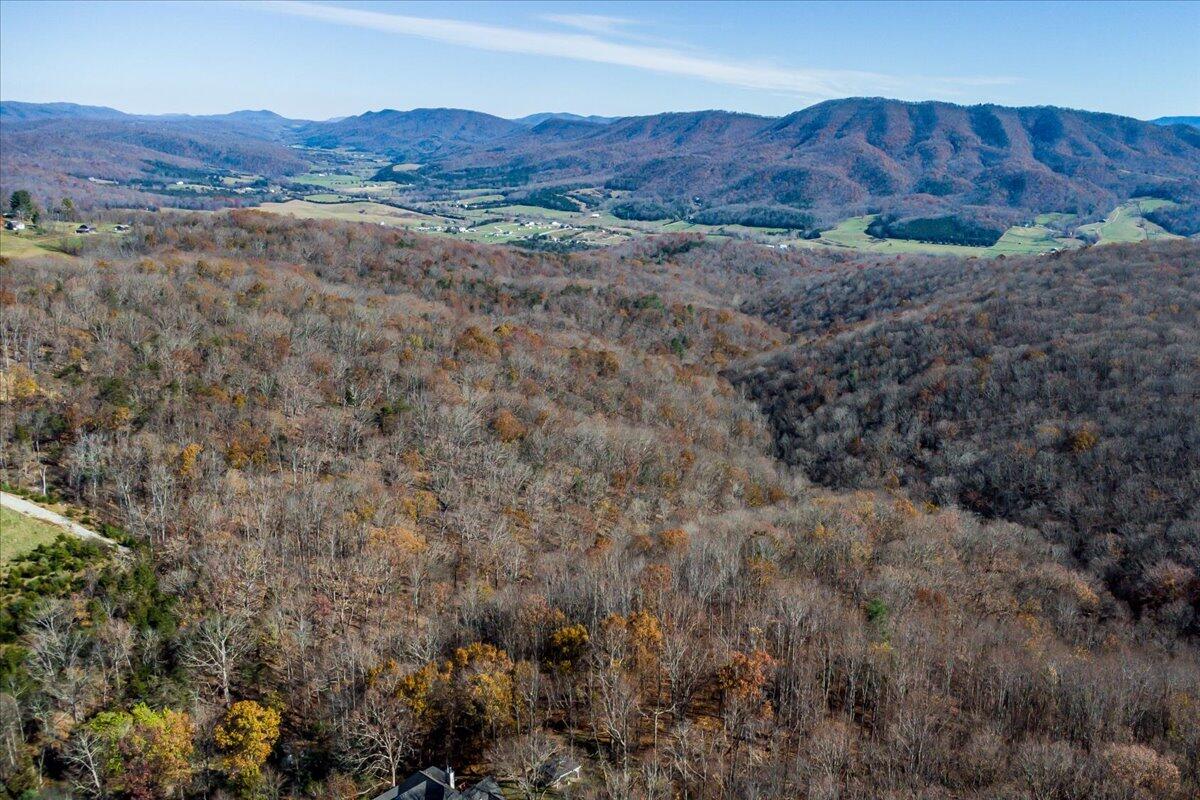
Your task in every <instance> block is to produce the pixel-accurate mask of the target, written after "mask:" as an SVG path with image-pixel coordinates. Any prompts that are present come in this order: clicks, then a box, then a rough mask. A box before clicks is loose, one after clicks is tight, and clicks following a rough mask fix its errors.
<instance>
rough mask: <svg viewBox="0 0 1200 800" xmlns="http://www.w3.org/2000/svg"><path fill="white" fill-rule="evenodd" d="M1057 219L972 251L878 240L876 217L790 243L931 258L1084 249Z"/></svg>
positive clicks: (855, 219) (1016, 229)
mask: <svg viewBox="0 0 1200 800" xmlns="http://www.w3.org/2000/svg"><path fill="white" fill-rule="evenodd" d="M1054 216H1056V215H1041V216H1040V217H1039V219H1043V223H1039V224H1035V225H1017V226H1014V227H1012V228H1009V229H1008V230H1007V231H1005V232H1004V235H1003V236H1001V237H1000V240H999V241H998V242H996V243H995V244H994V245H992V246H991V247H970V246H968V245H958V244H932V243H929V242H918V241H913V240H909V239H876V238H875V237H873V236H871V235H869V234H868V233H867V226H868V225H869V224H870V223H871V220H872V219H873V217H871V216H863V217H851V218H850V219H847V220H842V222H840V223H839V224H838V225H837V226H836V227H834V228H833V229H831V230H828V231H825V232H824V233H822V234H821V236H820V238H818V239H802V240H799V241H793V242H789V244H792V245H797V246H800V247H839V248H846V249H850V250H865V251H869V252H877V253H928V254H930V255H952V256H983V257H994V256H998V255H1010V256H1011V255H1028V254H1034V253H1048V252H1050V251H1052V250H1063V249H1066V248H1074V247H1082V246H1083V242H1080V241H1078V240H1075V239H1068V238H1065V237H1060V236H1058V235H1057V233H1056V232H1055V231H1054V230H1052V229H1051V228H1049V227H1047V225H1046V224H1044V223H1048V222H1053V221H1054V220H1053V219H1052V217H1054Z"/></svg>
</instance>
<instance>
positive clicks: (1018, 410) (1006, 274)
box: [732, 243, 1200, 634]
mask: <svg viewBox="0 0 1200 800" xmlns="http://www.w3.org/2000/svg"><path fill="white" fill-rule="evenodd" d="M755 303H756V304H757V305H756V306H755V308H754V310H756V311H757V312H758V313H761V314H763V315H764V316H765V317H766V318H767V319H768V320H771V321H773V322H775V323H777V324H780V325H783V326H785V327H789V328H791V329H793V330H796V331H801V332H804V333H805V334H806V337H805V340H804V342H803V343H802V344H799V345H797V346H795V347H792V348H789V349H788V350H786V351H784V352H781V353H779V354H776V355H773V356H771V357H770V358H768V359H766V360H765V361H762V362H760V363H756V364H754V365H752V366H749V367H746V368H741V369H739V370H737V372H736V374H735V375H733V376H732V378H733V380H734V381H735V382H736V383H739V384H740V385H743V386H745V387H747V388H748V390H749V391H750V392H751V394H752V395H753V396H754V397H756V398H757V399H758V400H759V401H760V402H761V403H762V405H763V407H764V409H765V410H766V412H767V413H768V416H769V417H770V419H771V422H772V426H773V428H774V429H775V434H776V441H777V448H778V451H779V453H780V455H781V456H782V457H784V458H786V459H787V460H788V461H790V462H791V463H794V464H798V465H800V466H802V467H804V469H805V470H806V471H807V472H808V473H809V474H810V475H811V476H812V477H813V478H814V479H816V480H818V481H820V482H822V483H825V484H829V485H833V486H841V487H853V486H869V485H901V486H905V487H907V488H909V489H911V490H913V491H914V492H915V493H916V494H917V496H918V497H923V498H928V499H930V500H932V501H935V502H939V503H942V502H956V503H961V504H962V505H964V506H965V507H967V508H970V509H972V510H974V511H977V512H979V513H982V514H985V515H988V516H998V517H1002V518H1006V519H1011V520H1015V521H1020V522H1022V523H1025V524H1028V525H1033V526H1036V527H1038V528H1039V529H1040V530H1042V531H1043V532H1044V533H1045V534H1046V535H1048V536H1050V537H1051V538H1052V539H1055V540H1057V541H1061V542H1063V543H1065V544H1067V545H1068V546H1069V547H1070V549H1071V551H1072V552H1073V553H1075V554H1076V555H1077V556H1078V557H1079V558H1080V559H1081V561H1083V562H1084V563H1087V564H1090V565H1091V566H1092V568H1093V569H1094V570H1095V571H1096V572H1097V573H1098V574H1100V575H1102V576H1104V578H1105V580H1106V581H1107V582H1108V584H1109V585H1110V586H1111V587H1113V588H1114V590H1115V591H1116V592H1117V593H1118V594H1119V595H1120V596H1121V597H1123V598H1125V599H1127V600H1128V601H1129V602H1130V603H1131V604H1133V606H1134V607H1135V608H1136V609H1138V610H1139V611H1143V612H1146V613H1149V614H1151V615H1152V616H1153V617H1155V618H1157V619H1160V620H1162V621H1166V622H1168V623H1169V624H1172V625H1175V626H1177V627H1178V628H1180V629H1181V630H1186V631H1189V632H1191V633H1192V634H1196V633H1200V627H1198V626H1200V618H1198V616H1197V612H1198V611H1200V572H1198V570H1200V497H1198V496H1197V491H1196V487H1197V486H1198V485H1200V424H1198V422H1197V420H1198V417H1197V409H1198V408H1200V395H1198V394H1197V387H1198V386H1200V361H1198V360H1197V354H1200V329H1198V328H1197V325H1196V322H1197V320H1200V247H1198V246H1197V245H1196V244H1194V243H1176V244H1164V245H1159V246H1147V247H1119V248H1118V247H1114V248H1112V249H1108V248H1090V249H1087V250H1085V251H1082V252H1079V253H1074V254H1069V255H1067V254H1064V255H1057V256H1053V257H1050V258H1041V259H1035V258H1027V259H1007V260H1004V261H1002V262H998V263H981V262H967V263H965V264H964V263H962V262H957V261H937V260H912V261H906V262H904V263H900V264H881V265H875V266H869V267H867V268H864V269H844V270H841V271H838V270H833V271H829V272H825V273H823V274H812V275H808V276H801V277H799V278H795V279H793V280H791V281H786V280H785V281H782V282H780V283H777V284H776V285H775V286H773V287H772V289H771V290H769V291H767V292H765V293H764V294H762V295H760V297H759V298H758V299H757V300H756V301H755ZM748 310H749V309H748Z"/></svg>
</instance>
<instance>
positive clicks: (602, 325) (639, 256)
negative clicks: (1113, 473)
mask: <svg viewBox="0 0 1200 800" xmlns="http://www.w3.org/2000/svg"><path fill="white" fill-rule="evenodd" d="M92 241H95V242H96V244H95V245H94V247H95V248H96V249H95V250H94V251H93V252H91V253H87V254H85V255H84V256H83V257H82V258H79V259H77V260H69V261H65V262H37V261H12V262H9V263H6V264H5V265H4V269H3V270H2V271H0V303H2V304H3V314H0V325H2V327H0V333H2V336H0V346H2V347H3V352H2V353H0V355H2V357H3V361H2V362H0V364H2V366H3V369H4V382H3V384H2V386H3V387H4V389H5V393H4V395H3V411H4V413H3V414H2V415H0V425H2V426H3V427H2V428H0V432H2V434H3V437H4V443H5V446H4V448H3V450H2V456H0V457H2V459H3V460H2V461H0V472H2V477H3V479H4V481H5V482H7V483H9V484H12V485H20V486H25V487H27V488H32V487H35V486H36V485H37V482H38V481H39V480H40V477H41V475H42V470H43V469H44V470H46V472H47V474H48V480H49V481H50V483H51V485H52V486H53V487H55V488H56V489H57V490H58V491H60V492H61V493H62V494H63V495H64V496H65V497H67V498H68V499H71V500H73V501H74V502H76V503H79V504H81V505H85V506H87V507H89V508H92V509H94V510H95V513H97V514H101V515H103V516H104V518H105V519H106V520H107V521H108V522H111V523H115V524H117V525H119V526H121V527H122V528H124V529H125V530H126V531H127V532H128V534H129V535H130V537H132V541H133V542H134V543H135V547H136V553H137V555H136V559H135V561H134V563H132V564H129V565H126V566H120V565H108V566H104V567H101V566H88V565H87V564H88V563H89V562H86V561H84V565H83V566H81V567H79V568H78V574H77V579H76V580H74V582H67V583H63V582H57V583H54V582H47V583H29V582H25V580H24V579H22V578H20V577H19V576H18V577H17V578H6V582H5V591H6V592H9V595H7V596H8V597H12V596H17V597H20V598H22V601H21V603H20V604H19V605H6V614H7V616H6V617H5V618H4V619H3V620H2V622H3V625H2V626H0V648H3V656H4V657H3V659H0V709H3V710H4V715H3V716H0V725H3V726H4V727H2V728H0V733H2V734H3V736H4V737H5V738H4V739H3V741H5V742H7V743H10V744H9V748H8V749H7V750H6V751H5V753H4V760H3V761H0V780H3V781H4V782H5V786H6V787H7V788H8V790H10V791H13V792H14V793H17V792H20V791H24V790H26V789H29V788H32V787H34V786H36V785H38V784H39V781H50V782H61V783H60V785H70V786H71V787H72V789H71V791H72V792H73V793H74V794H76V795H84V796H100V795H105V794H107V795H114V794H124V795H131V794H132V792H134V791H137V792H140V793H141V794H139V795H138V796H146V797H151V796H153V797H168V796H172V797H177V796H180V795H183V796H185V797H200V796H214V795H216V794H219V793H222V792H240V793H255V792H258V793H270V794H272V795H275V796H288V795H291V796H296V797H353V796H369V795H370V794H371V793H372V792H374V791H376V790H378V789H380V788H382V787H386V786H388V785H391V783H392V782H394V780H395V776H396V775H397V774H407V773H408V772H409V771H410V770H412V769H413V768H415V767H419V766H425V765H426V764H428V763H432V762H436V763H445V762H446V761H450V762H452V763H454V764H456V765H462V766H463V767H464V768H467V767H469V769H470V771H478V772H480V773H482V772H484V771H487V772H493V773H495V774H497V775H499V776H501V777H502V778H504V779H505V780H511V781H513V782H514V783H513V786H514V791H515V786H516V785H517V783H518V782H519V781H521V780H525V781H528V780H530V779H531V770H532V767H531V765H532V764H538V763H540V762H541V760H542V759H543V757H545V756H546V755H547V754H548V753H550V752H553V751H555V750H558V751H566V750H573V751H574V752H575V753H576V755H577V756H578V757H579V758H580V759H582V761H583V763H584V769H583V776H584V777H583V779H582V780H581V782H580V783H579V784H577V785H575V786H574V787H572V788H571V789H570V790H569V793H570V795H571V796H574V797H581V798H602V797H608V798H628V797H643V798H670V797H678V796H687V797H692V798H714V799H715V798H725V797H732V796H736V797H744V798H764V799H765V798H777V797H780V796H801V797H811V798H831V797H841V798H862V799H863V800H866V798H879V797H887V796H891V797H974V798H985V797H986V798H995V797H1013V798H1017V797H1030V796H1035V797H1056V798H1080V799H1081V800H1082V798H1108V799H1111V800H1117V799H1118V798H1121V799H1122V800H1127V799H1128V798H1135V797H1136V798H1151V797H1167V798H1183V797H1188V796H1193V795H1194V794H1195V793H1196V791H1197V789H1198V788H1200V720H1198V717H1197V715H1196V714H1195V713H1194V711H1195V708H1196V703H1197V702H1200V665H1198V664H1197V659H1196V653H1195V649H1194V647H1192V645H1191V644H1190V643H1188V642H1187V641H1186V640H1182V639H1177V638H1175V636H1174V634H1173V633H1172V632H1171V631H1170V630H1169V629H1167V628H1163V627H1154V626H1152V625H1150V624H1149V622H1148V621H1147V620H1143V621H1142V622H1140V623H1135V622H1134V621H1133V619H1132V617H1131V615H1130V613H1129V612H1128V610H1127V608H1126V607H1125V605H1124V604H1123V603H1122V602H1120V601H1119V600H1118V599H1117V598H1115V597H1114V596H1113V595H1112V594H1111V593H1110V592H1109V591H1108V589H1107V588H1106V587H1105V585H1104V583H1103V582H1102V581H1099V580H1097V579H1095V578H1094V577H1092V576H1091V575H1089V573H1087V572H1086V571H1079V570H1077V569H1075V568H1073V567H1072V566H1071V563H1072V562H1071V554H1070V553H1069V552H1066V550H1065V549H1063V548H1057V547H1055V546H1053V545H1052V544H1050V543H1048V542H1047V540H1046V538H1045V537H1043V535H1042V534H1040V533H1039V532H1038V531H1036V530H1034V529H1032V528H1027V527H1021V526H1019V525H1017V524H1014V523H1010V522H1003V521H991V522H987V521H981V520H980V519H978V518H976V517H974V516H972V514H971V513H969V512H968V511H964V510H960V509H958V508H956V507H954V506H953V505H945V506H940V507H934V506H926V505H924V504H923V503H920V502H917V503H913V502H911V501H910V500H909V499H908V497H907V495H906V494H905V493H904V492H903V491H900V490H898V489H896V488H891V489H886V488H885V489H880V490H874V489H872V490H863V491H853V492H835V491H830V490H826V489H819V488H813V487H810V486H809V485H807V483H806V481H805V480H804V479H803V478H802V477H801V476H800V475H799V474H797V473H794V472H793V471H791V470H790V469H788V468H787V467H785V466H783V465H781V464H780V463H779V462H778V461H777V460H775V459H773V458H772V457H771V452H772V440H771V432H770V431H769V430H768V427H767V425H766V422H765V421H764V419H763V418H762V416H761V415H760V413H759V411H758V409H757V408H755V406H754V405H753V403H752V402H750V401H749V400H747V399H744V398H743V397H742V396H741V394H740V393H739V392H738V390H737V389H735V388H734V386H732V385H731V384H730V383H729V382H728V381H727V380H726V379H725V378H723V377H721V376H720V375H719V374H718V372H717V370H718V369H719V368H720V367H721V366H722V365H729V364H734V363H738V362H743V361H744V360H745V359H747V358H750V357H752V356H753V355H754V354H755V353H757V352H761V351H764V350H770V349H773V348H776V347H778V346H780V345H782V344H784V342H785V340H786V336H785V333H784V332H783V330H782V328H783V327H785V326H786V327H793V323H792V322H791V321H790V320H788V319H783V318H777V319H776V320H775V321H774V322H771V321H764V319H761V318H758V317H756V316H753V315H748V314H746V313H744V311H743V310H742V308H740V307H741V306H744V307H745V308H747V309H749V308H750V306H751V305H752V304H753V303H754V302H757V301H756V300H755V298H756V297H758V296H759V294H760V293H761V292H765V291H769V290H772V289H773V287H774V286H775V284H776V282H778V281H783V280H784V279H785V277H786V276H789V275H790V276H792V277H793V278H794V277H796V276H800V277H802V278H803V276H805V275H807V274H809V273H813V274H822V275H830V276H832V275H838V274H844V270H846V269H849V268H851V267H852V266H853V264H852V262H851V261H849V260H848V259H846V258H840V257H828V258H825V257H822V258H816V257H813V256H801V255H786V254H783V253H780V252H779V251H768V250H765V249H763V248H751V247H746V246H740V245H726V246H715V245H710V244H705V243H703V242H701V241H698V240H696V239H688V238H673V239H667V240H654V241H643V242H640V243H637V244H636V245H634V246H630V247H628V248H625V249H623V250H618V251H606V252H600V253H589V254H584V255H580V256H570V257H566V256H550V255H536V254H522V253H519V252H517V251H514V250H510V249H504V248H484V247H474V246H467V245H463V244H456V243H453V242H447V241H445V240H433V239H421V238H417V237H412V236H410V235H406V234H402V233H399V232H397V231H394V230H384V229H379V228H377V227H371V226H363V225H346V224H333V223H315V222H299V221H288V220H284V219H280V218H275V217H270V216H267V215H264V214H260V213H255V212H234V213H232V214H224V215H208V216H202V215H193V216H186V217H185V216H179V215H154V216H150V215H147V216H145V217H143V218H142V219H141V220H140V221H139V222H138V223H137V225H136V226H135V228H134V231H133V232H132V233H131V234H130V236H129V237H128V238H126V239H124V240H120V242H119V243H117V244H106V243H104V242H102V241H100V240H92ZM1111 252H1113V253H1118V254H1120V253H1124V251H1122V250H1116V249H1114V250H1112V251H1111ZM1187 252H1190V251H1184V250H1178V251H1176V250H1171V249H1157V250H1147V251H1146V253H1148V254H1149V255H1146V256H1145V259H1146V260H1148V261H1154V263H1156V264H1161V267H1162V271H1161V273H1158V277H1159V278H1160V282H1162V283H1164V284H1165V283H1174V284H1175V285H1178V286H1186V283H1185V282H1184V281H1185V278H1186V274H1181V273H1180V269H1181V267H1180V266H1179V263H1178V261H1179V258H1180V257H1181V256H1180V253H1183V254H1186V253H1187ZM1131 258H1132V257H1131ZM950 263H953V264H956V265H958V267H959V268H962V269H968V270H969V269H973V268H974V267H973V266H972V265H970V264H969V263H968V264H963V263H961V262H950ZM1047 263H1048V264H1049V266H1046V267H1044V268H1040V269H1043V270H1046V271H1049V272H1050V273H1052V272H1053V270H1054V269H1056V267H1055V265H1056V264H1061V263H1073V264H1075V265H1076V267H1078V268H1080V270H1081V273H1080V274H1081V277H1080V278H1078V280H1079V281H1091V282H1092V283H1093V284H1100V283H1102V282H1106V281H1107V282H1109V283H1110V284H1112V286H1113V287H1114V288H1113V289H1112V292H1114V293H1115V294H1116V295H1117V297H1116V299H1111V300H1110V299H1108V298H1109V292H1108V290H1105V291H1103V292H1101V293H1100V295H1099V299H1097V301H1096V302H1105V303H1108V302H1112V303H1118V304H1119V303H1120V302H1121V301H1120V293H1121V292H1122V291H1127V290H1125V289H1124V288H1123V284H1121V282H1120V281H1119V280H1118V279H1119V277H1120V273H1119V271H1118V272H1116V273H1113V274H1109V273H1106V272H1105V271H1104V269H1103V268H1102V267H1100V266H1094V267H1089V266H1088V263H1089V262H1086V261H1081V262H1069V261H1068V262H1047ZM1131 263H1132V264H1137V263H1139V262H1137V261H1135V260H1132V261H1131ZM1185 266H1186V265H1185ZM926 269H927V270H928V271H929V272H931V273H937V272H938V271H939V269H940V267H939V265H937V264H930V265H928V266H927V267H926ZM1026 269H1027V270H1032V273H1031V274H1033V275H1037V274H1040V273H1039V272H1038V269H1035V268H1032V267H1026ZM1172 270H1174V271H1172ZM898 280H899V279H898ZM735 287H736V288H735ZM738 292H742V293H743V294H742V296H740V297H739V296H738ZM818 294H820V293H818ZM824 294H826V295H828V296H830V298H831V299H830V301H829V302H835V303H836V302H837V295H838V290H837V288H836V286H835V285H832V284H831V285H830V286H829V287H828V291H825V292H824ZM1079 302H1081V303H1082V302H1084V300H1080V301H1079ZM1144 302H1146V301H1145V300H1143V299H1140V295H1137V294H1135V295H1134V297H1133V298H1132V299H1131V300H1130V303H1131V304H1132V307H1131V311H1132V310H1137V311H1138V312H1139V313H1142V312H1145V313H1147V314H1149V313H1155V314H1158V315H1160V319H1161V320H1162V322H1160V323H1147V324H1149V325H1151V328H1152V329H1155V330H1157V328H1155V327H1154V326H1155V325H1167V324H1168V323H1169V322H1170V321H1171V320H1175V319H1177V318H1178V315H1181V314H1183V313H1185V310H1186V308H1187V307H1188V306H1186V303H1187V302H1189V301H1188V300H1187V298H1186V297H1182V298H1180V299H1179V302H1180V303H1181V309H1180V310H1172V309H1170V308H1156V309H1149V308H1145V307H1143V306H1142V305H1141V304H1142V303H1144ZM735 304H736V306H735ZM987 310H988V312H989V313H992V314H994V315H995V321H994V322H992V323H991V325H994V326H996V331H997V334H998V333H999V332H1000V331H1003V330H1005V327H1004V325H1005V324H1006V323H1005V319H1006V317H1005V316H1004V315H1003V314H999V313H998V310H994V309H990V308H989V309H987ZM946 313H947V314H950V313H951V312H949V311H947V312H946ZM769 319H770V318H768V320H769ZM1047 352H1048V354H1047V358H1053V357H1054V353H1053V352H1052V351H1047ZM1193 355H1194V352H1193ZM1154 363H1160V362H1154ZM831 388H832V390H833V392H832V394H831V399H832V398H835V397H837V396H838V392H837V391H836V389H837V387H836V386H833V387H831ZM1100 442H1101V444H1098V445H1097V447H1096V448H1094V449H1099V448H1100V447H1101V446H1102V443H1103V439H1101V440H1100ZM1101 452H1102V451H1101ZM1067 490H1068V491H1069V490H1070V487H1067ZM21 574H25V573H21ZM139 702H143V703H146V704H148V709H147V710H143V711H138V710H136V709H134V710H135V712H136V713H129V712H130V709H132V708H134V704H136V703H139ZM121 713H126V716H124V717H122V716H120V714H121ZM231 731H238V732H239V733H238V734H237V735H233V734H231ZM151 745H153V746H151ZM114 759H115V760H114ZM113 764H117V765H118V766H119V767H120V768H119V769H116V768H114V767H113ZM168 767H169V768H168ZM39 773H40V774H39Z"/></svg>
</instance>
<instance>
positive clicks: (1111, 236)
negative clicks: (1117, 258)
mask: <svg viewBox="0 0 1200 800" xmlns="http://www.w3.org/2000/svg"><path fill="white" fill-rule="evenodd" d="M1166 205H1172V204H1171V203H1170V202H1169V201H1167V200H1159V199H1157V198H1153V197H1146V198H1135V199H1133V200H1130V201H1129V202H1128V203H1122V204H1121V205H1119V206H1117V207H1116V208H1115V209H1113V212H1112V213H1111V214H1109V215H1108V216H1107V217H1105V218H1104V220H1103V221H1101V222H1093V223H1091V224H1089V225H1081V226H1080V227H1079V232H1080V233H1082V234H1085V235H1086V234H1092V235H1094V236H1096V243H1097V244H1121V243H1125V242H1143V241H1146V240H1147V239H1178V238H1179V237H1178V236H1176V235H1175V234H1173V233H1168V232H1167V231H1165V230H1163V229H1162V228H1160V227H1159V226H1158V225H1155V224H1154V223H1153V222H1151V221H1150V220H1148V219H1146V218H1145V217H1143V216H1142V214H1146V213H1149V212H1151V211H1153V210H1155V209H1157V208H1162V207H1163V206H1166Z"/></svg>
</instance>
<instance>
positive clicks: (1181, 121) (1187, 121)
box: [1150, 117, 1200, 128]
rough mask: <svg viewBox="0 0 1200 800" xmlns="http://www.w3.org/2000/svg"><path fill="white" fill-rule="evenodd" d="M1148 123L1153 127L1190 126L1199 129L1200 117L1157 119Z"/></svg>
mask: <svg viewBox="0 0 1200 800" xmlns="http://www.w3.org/2000/svg"><path fill="white" fill-rule="evenodd" d="M1150 121H1151V122H1153V123H1154V124H1155V125H1191V126H1192V127H1193V128H1200V117H1159V118H1158V119H1152V120H1150Z"/></svg>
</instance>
